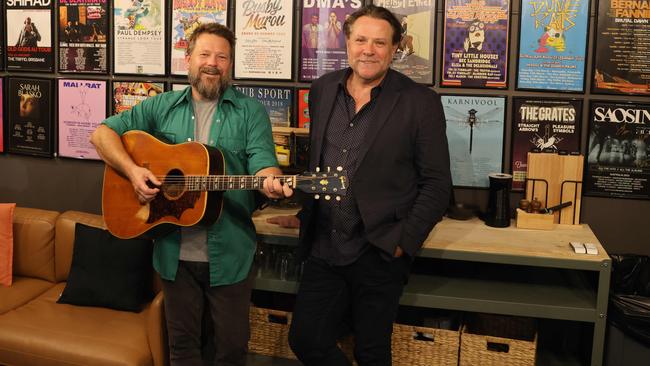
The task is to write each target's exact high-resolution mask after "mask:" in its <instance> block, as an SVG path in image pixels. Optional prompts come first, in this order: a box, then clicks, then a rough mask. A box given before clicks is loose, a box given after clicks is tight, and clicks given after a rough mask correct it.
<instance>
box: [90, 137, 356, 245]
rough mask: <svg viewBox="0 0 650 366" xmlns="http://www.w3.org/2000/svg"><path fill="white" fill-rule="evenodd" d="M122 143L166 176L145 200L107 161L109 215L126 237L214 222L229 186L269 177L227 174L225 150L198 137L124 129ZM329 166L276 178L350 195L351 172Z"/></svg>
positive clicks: (111, 225) (329, 194)
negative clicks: (169, 137)
mask: <svg viewBox="0 0 650 366" xmlns="http://www.w3.org/2000/svg"><path fill="white" fill-rule="evenodd" d="M122 143H123V145H124V148H125V149H126V151H127V153H128V154H129V155H130V156H131V159H133V161H134V162H135V163H136V164H137V165H139V166H142V167H145V168H147V169H149V170H150V171H151V172H152V173H153V174H154V175H155V176H156V177H157V178H158V180H160V181H161V182H162V185H161V186H160V187H158V188H160V192H159V193H158V195H156V197H155V198H154V199H153V200H152V201H151V202H149V203H147V204H141V203H140V201H139V200H138V198H137V196H136V194H135V191H134V190H133V186H132V185H131V181H129V179H128V178H126V177H125V176H124V175H122V174H121V173H119V172H118V171H116V170H115V169H113V168H111V167H110V166H108V165H106V168H105V170H104V186H103V190H102V210H103V214H104V221H105V223H106V227H107V228H108V230H109V231H110V232H111V233H112V234H113V235H115V236H117V237H118V238H122V239H130V238H134V237H137V236H140V235H142V234H144V233H146V232H147V231H149V230H150V229H152V228H154V227H156V226H159V225H161V226H167V225H177V226H192V225H196V224H199V225H204V226H208V225H211V224H212V223H214V222H215V221H216V220H217V218H218V217H219V214H220V213H221V209H222V208H223V193H224V191H228V190H257V189H260V188H261V187H262V184H263V182H264V179H265V178H266V177H258V176H254V175H226V173H227V172H226V168H225V167H226V164H225V160H224V156H223V154H222V153H221V151H219V149H217V148H214V147H211V146H206V145H203V144H200V143H198V142H185V143H182V144H177V145H169V144H166V143H164V142H162V141H160V140H158V139H156V138H155V137H153V136H151V135H149V134H148V133H146V132H143V131H129V132H126V133H124V134H123V135H122ZM329 170H330V169H327V171H325V172H320V171H317V172H313V173H310V172H306V173H303V174H302V175H282V176H278V177H277V178H278V179H279V180H280V181H281V182H283V183H286V184H287V185H289V187H291V188H293V189H298V190H301V191H303V192H307V193H312V194H316V195H323V198H325V199H331V198H334V199H337V200H338V199H340V196H344V195H345V192H346V188H347V184H348V181H347V177H346V175H345V172H344V171H341V169H340V168H339V170H336V171H333V172H330V171H329ZM315 198H318V196H315Z"/></svg>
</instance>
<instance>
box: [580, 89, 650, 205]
mask: <svg viewBox="0 0 650 366" xmlns="http://www.w3.org/2000/svg"><path fill="white" fill-rule="evenodd" d="M649 136H650V104H641V103H611V102H605V101H592V102H591V106H590V115H589V143H588V147H587V159H585V160H586V162H585V176H584V182H583V186H584V193H585V195H589V196H600V197H619V198H633V199H650V139H649V138H648V137H649Z"/></svg>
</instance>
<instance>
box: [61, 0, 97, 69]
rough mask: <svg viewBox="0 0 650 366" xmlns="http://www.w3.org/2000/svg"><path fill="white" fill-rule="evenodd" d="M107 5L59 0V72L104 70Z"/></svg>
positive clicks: (79, 0)
mask: <svg viewBox="0 0 650 366" xmlns="http://www.w3.org/2000/svg"><path fill="white" fill-rule="evenodd" d="M108 16H109V14H108V4H107V3H106V1H105V0H59V44H58V46H59V72H83V73H95V74H105V73H107V72H108V66H107V65H108V62H107V60H108V52H107V46H108Z"/></svg>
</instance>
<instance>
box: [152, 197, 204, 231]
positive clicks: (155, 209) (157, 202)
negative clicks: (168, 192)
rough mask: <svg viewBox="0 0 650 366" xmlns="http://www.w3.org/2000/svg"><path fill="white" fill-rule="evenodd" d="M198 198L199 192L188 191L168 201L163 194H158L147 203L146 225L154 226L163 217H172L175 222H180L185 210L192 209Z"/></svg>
mask: <svg viewBox="0 0 650 366" xmlns="http://www.w3.org/2000/svg"><path fill="white" fill-rule="evenodd" d="M200 196H201V192H197V191H188V192H185V193H184V194H182V195H181V196H180V197H179V198H178V199H175V200H169V199H167V197H165V195H164V194H162V193H160V194H158V195H157V196H156V198H154V199H153V201H151V202H149V218H147V224H154V223H156V222H157V221H158V220H160V219H162V218H163V217H165V216H173V217H175V218H176V219H177V220H180V218H181V215H182V214H183V212H184V211H185V210H187V209H189V208H194V205H195V204H196V201H198V199H199V197H200Z"/></svg>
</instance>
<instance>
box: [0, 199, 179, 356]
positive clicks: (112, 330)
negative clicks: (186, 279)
mask: <svg viewBox="0 0 650 366" xmlns="http://www.w3.org/2000/svg"><path fill="white" fill-rule="evenodd" d="M77 222H80V223H83V224H86V225H89V226H94V227H102V228H103V227H104V223H103V220H102V217H101V216H98V215H92V214H88V213H83V212H76V211H68V212H65V213H63V214H59V213H58V212H54V211H46V210H39V209H31V208H22V207H17V208H16V210H15V213H14V226H13V228H14V260H13V268H14V270H13V274H14V280H13V281H14V283H13V285H12V286H11V287H2V286H0V365H20V366H23V365H26V366H27V365H38V366H49V365H92V366H101V365H107V366H108V365H155V366H158V365H166V364H167V363H168V361H167V346H166V336H165V334H164V326H163V324H164V314H163V299H162V293H161V292H159V288H160V287H159V286H158V281H157V279H156V278H154V284H155V285H154V289H155V290H156V291H157V295H156V296H155V298H154V299H153V300H152V301H151V303H149V304H147V305H146V307H145V308H144V310H142V311H141V312H140V313H132V312H126V311H117V310H111V309H106V308H98V307H83V306H74V305H67V304H57V303H56V300H57V299H58V298H59V295H60V294H61V293H62V292H63V289H64V288H65V284H66V279H67V277H68V272H69V271H70V264H71V262H72V249H73V245H74V233H75V223H77Z"/></svg>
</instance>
